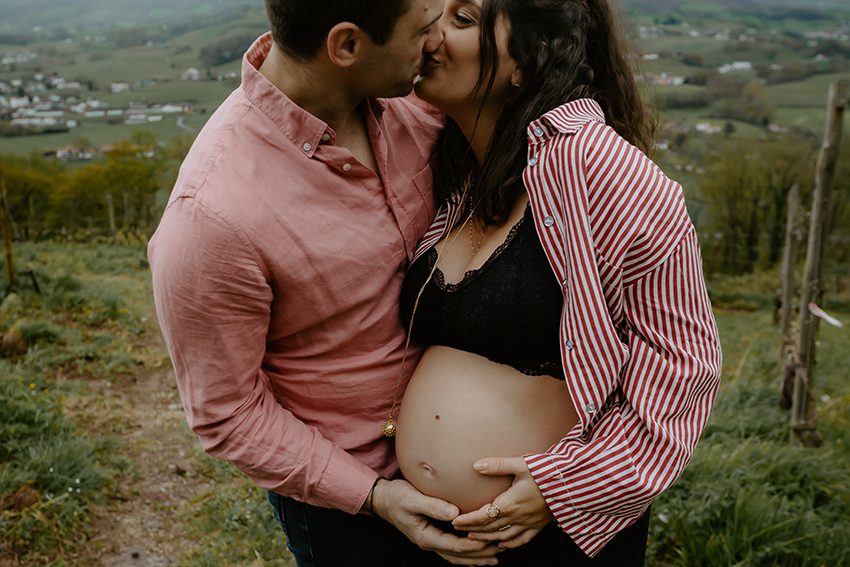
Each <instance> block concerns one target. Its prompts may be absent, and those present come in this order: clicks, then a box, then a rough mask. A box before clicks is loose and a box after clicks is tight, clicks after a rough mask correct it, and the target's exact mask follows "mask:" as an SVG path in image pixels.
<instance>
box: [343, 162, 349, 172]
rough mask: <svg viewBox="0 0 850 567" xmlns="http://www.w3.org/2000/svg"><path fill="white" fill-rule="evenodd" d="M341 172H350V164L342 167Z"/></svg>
mask: <svg viewBox="0 0 850 567" xmlns="http://www.w3.org/2000/svg"><path fill="white" fill-rule="evenodd" d="M342 170H343V171H351V164H350V163H347V164H345V165H343V166H342Z"/></svg>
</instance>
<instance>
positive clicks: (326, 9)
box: [266, 0, 410, 60]
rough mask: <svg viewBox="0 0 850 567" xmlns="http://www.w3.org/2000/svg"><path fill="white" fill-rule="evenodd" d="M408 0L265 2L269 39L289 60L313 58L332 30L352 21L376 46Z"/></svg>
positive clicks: (283, 0)
mask: <svg viewBox="0 0 850 567" xmlns="http://www.w3.org/2000/svg"><path fill="white" fill-rule="evenodd" d="M409 5H410V0H320V1H316V0H266V14H268V17H269V24H270V25H271V30H272V37H273V38H274V41H275V43H277V44H278V45H279V46H280V48H281V49H283V50H284V51H285V52H286V54H287V55H289V56H290V57H296V58H298V59H302V60H308V59H312V58H313V57H314V56H315V55H316V53H317V52H318V51H319V48H320V47H321V46H322V43H324V41H325V38H326V37H327V36H328V32H329V31H331V28H332V27H334V26H335V25H337V24H338V23H340V22H351V23H353V24H355V25H357V26H359V27H361V28H363V30H364V31H365V32H366V33H367V34H369V37H370V38H371V39H372V41H374V42H375V43H376V44H378V45H383V44H384V42H386V41H387V39H389V37H390V35H392V31H393V28H394V27H395V24H396V22H398V19H399V18H400V17H401V16H402V14H404V13H405V12H406V11H407V9H408V7H409Z"/></svg>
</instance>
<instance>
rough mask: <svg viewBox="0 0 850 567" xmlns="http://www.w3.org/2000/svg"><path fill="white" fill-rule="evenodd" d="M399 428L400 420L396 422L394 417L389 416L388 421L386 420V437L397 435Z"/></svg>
mask: <svg viewBox="0 0 850 567" xmlns="http://www.w3.org/2000/svg"><path fill="white" fill-rule="evenodd" d="M397 428H398V422H396V420H395V419H393V418H389V419H388V420H387V421H386V422H384V437H395V432H396V429H397Z"/></svg>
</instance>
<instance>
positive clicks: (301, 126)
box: [242, 32, 387, 157]
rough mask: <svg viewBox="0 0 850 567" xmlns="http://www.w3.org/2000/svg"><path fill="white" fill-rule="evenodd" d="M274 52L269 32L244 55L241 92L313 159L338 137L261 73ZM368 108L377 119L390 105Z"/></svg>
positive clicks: (377, 101)
mask: <svg viewBox="0 0 850 567" xmlns="http://www.w3.org/2000/svg"><path fill="white" fill-rule="evenodd" d="M271 48H272V34H271V32H267V33H265V34H263V35H261V36H260V37H259V38H257V40H256V41H254V43H253V44H252V45H251V47H249V48H248V51H246V52H245V55H244V56H243V58H242V90H243V92H244V93H245V96H247V97H248V100H250V101H251V103H252V104H253V105H254V106H256V107H257V108H258V109H259V110H260V111H261V112H262V113H263V114H265V115H266V116H267V117H268V119H269V120H271V121H272V122H274V124H275V125H276V126H277V127H278V129H279V130H280V131H281V132H282V133H283V135H284V136H285V137H286V138H287V139H288V140H289V141H290V142H291V143H292V144H293V145H295V146H296V147H297V148H298V149H299V150H300V151H301V152H303V153H304V155H306V156H307V157H313V154H314V153H315V151H316V148H318V147H319V144H322V143H334V140H335V139H336V133H335V132H334V131H333V129H332V128H331V127H330V126H328V124H327V123H326V122H324V121H323V120H321V119H319V118H317V117H315V116H313V115H312V114H310V113H309V112H307V111H306V110H304V109H303V108H301V107H300V106H298V105H297V104H295V103H294V102H293V101H292V99H290V98H289V97H288V96H286V94H284V93H283V91H281V90H280V89H279V88H277V87H276V86H275V85H273V84H272V83H271V82H270V81H269V80H268V79H267V78H266V77H265V76H264V75H263V74H262V73H260V66H261V65H262V64H263V61H265V60H266V57H268V54H269V51H271ZM368 104H369V108H371V110H372V112H373V114H374V116H375V117H376V118H377V119H380V117H381V115H382V114H383V113H384V110H385V109H386V107H387V103H386V102H384V101H383V100H380V99H369V101H368Z"/></svg>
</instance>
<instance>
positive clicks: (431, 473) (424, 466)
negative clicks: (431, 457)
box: [419, 463, 434, 476]
mask: <svg viewBox="0 0 850 567" xmlns="http://www.w3.org/2000/svg"><path fill="white" fill-rule="evenodd" d="M419 466H421V467H422V470H423V471H425V474H427V475H428V476H434V469H432V468H431V465H429V464H428V463H421V464H420V465H419Z"/></svg>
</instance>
